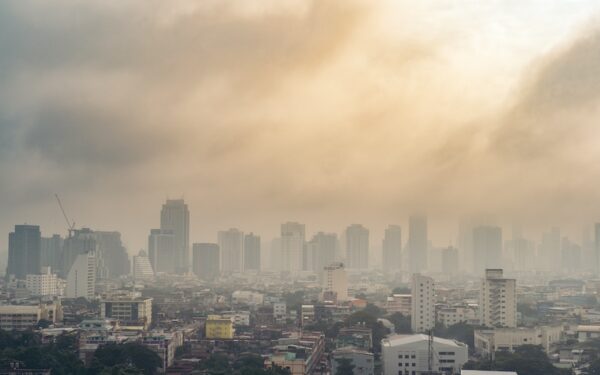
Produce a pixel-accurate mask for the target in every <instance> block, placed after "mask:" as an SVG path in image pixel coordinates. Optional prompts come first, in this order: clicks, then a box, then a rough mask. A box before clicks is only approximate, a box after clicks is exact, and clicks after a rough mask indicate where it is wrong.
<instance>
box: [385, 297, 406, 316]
mask: <svg viewBox="0 0 600 375" xmlns="http://www.w3.org/2000/svg"><path fill="white" fill-rule="evenodd" d="M411 301H412V296H411V295H410V294H394V295H392V296H390V297H388V298H387V301H386V305H385V309H386V310H387V312H388V313H390V314H393V313H400V314H402V315H404V316H410V314H411V309H412V302H411Z"/></svg>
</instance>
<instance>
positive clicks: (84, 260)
mask: <svg viewBox="0 0 600 375" xmlns="http://www.w3.org/2000/svg"><path fill="white" fill-rule="evenodd" d="M95 292H96V255H95V253H94V252H93V251H90V252H88V253H85V254H79V255H77V257H76V258H75V261H74V262H73V264H72V266H71V268H70V270H69V273H68V275H67V287H66V289H65V297H67V298H79V297H84V298H87V299H92V298H94V296H95Z"/></svg>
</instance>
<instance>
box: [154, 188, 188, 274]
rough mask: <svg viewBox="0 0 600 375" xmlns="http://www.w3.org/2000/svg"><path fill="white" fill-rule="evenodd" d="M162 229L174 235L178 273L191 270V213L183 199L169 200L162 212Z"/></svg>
mask: <svg viewBox="0 0 600 375" xmlns="http://www.w3.org/2000/svg"><path fill="white" fill-rule="evenodd" d="M160 229H161V230H163V231H164V230H169V231H172V233H173V236H174V238H173V259H174V262H173V264H174V268H175V272H177V273H185V272H187V271H188V269H189V265H190V264H189V252H190V211H189V210H188V206H187V204H185V201H184V200H183V199H167V202H166V203H165V204H163V206H162V210H161V212H160Z"/></svg>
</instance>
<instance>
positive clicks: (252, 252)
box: [244, 233, 260, 271]
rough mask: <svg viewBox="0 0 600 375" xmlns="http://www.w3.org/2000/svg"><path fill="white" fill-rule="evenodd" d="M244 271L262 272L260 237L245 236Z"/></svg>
mask: <svg viewBox="0 0 600 375" xmlns="http://www.w3.org/2000/svg"><path fill="white" fill-rule="evenodd" d="M244 271H260V236H257V235H255V234H254V233H248V234H246V235H245V236H244Z"/></svg>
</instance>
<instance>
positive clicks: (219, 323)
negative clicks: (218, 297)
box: [204, 315, 234, 339]
mask: <svg viewBox="0 0 600 375" xmlns="http://www.w3.org/2000/svg"><path fill="white" fill-rule="evenodd" d="M204 328H205V335H204V336H205V337H206V338H207V339H232V338H233V334H234V329H233V320H232V319H231V318H224V317H222V316H219V315H209V316H208V317H207V318H206V322H205V323H204Z"/></svg>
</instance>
